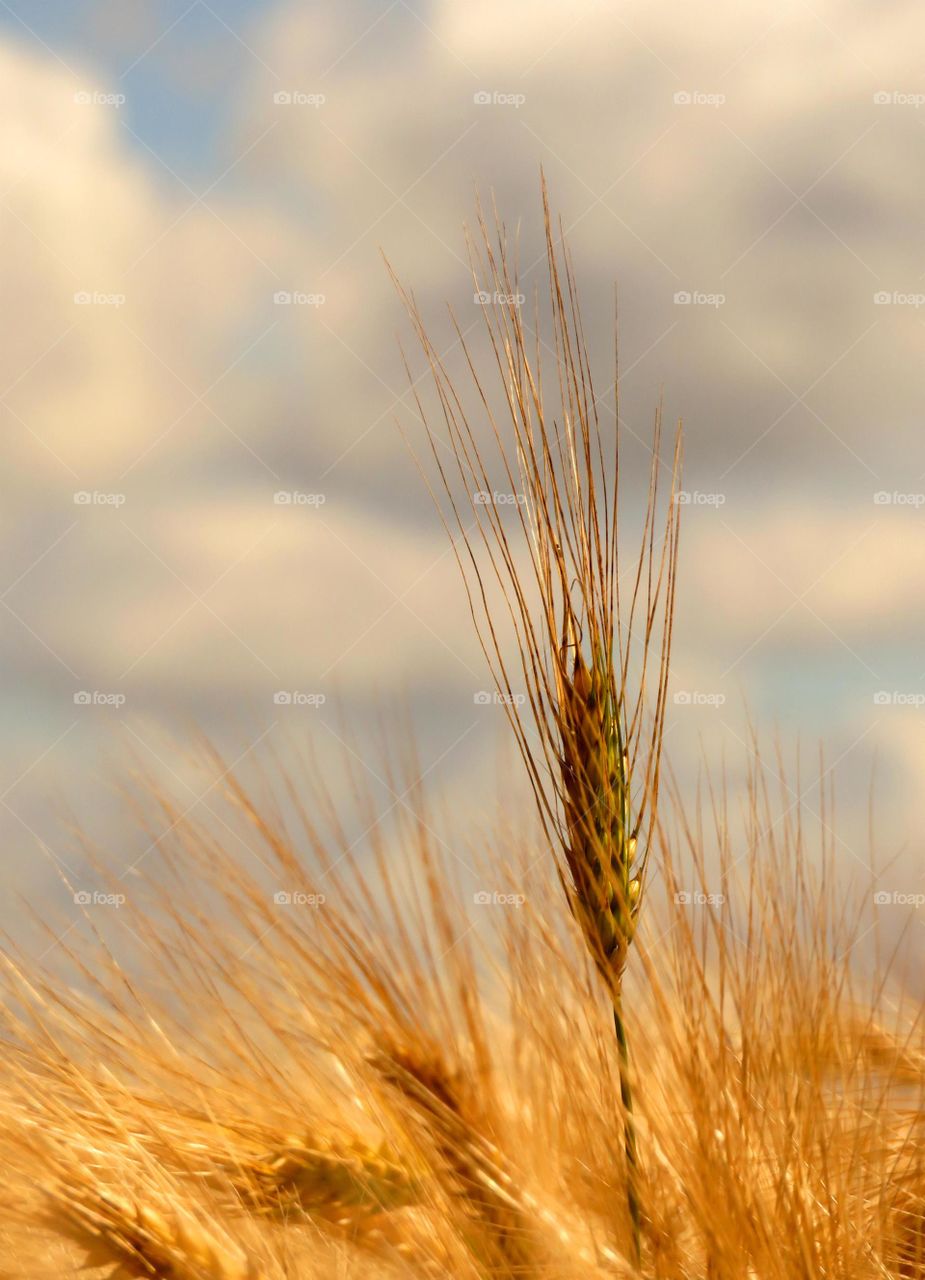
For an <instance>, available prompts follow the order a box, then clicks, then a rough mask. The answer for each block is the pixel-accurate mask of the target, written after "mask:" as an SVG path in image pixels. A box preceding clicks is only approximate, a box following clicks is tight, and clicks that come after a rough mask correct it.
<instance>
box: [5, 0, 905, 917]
mask: <svg viewBox="0 0 925 1280" xmlns="http://www.w3.org/2000/svg"><path fill="white" fill-rule="evenodd" d="M923 27H925V18H923V16H922V13H921V9H920V7H919V6H918V5H916V4H914V3H906V2H905V0H878V3H876V4H874V3H866V2H861V0H828V2H825V0H813V3H805V2H804V0H792V2H791V0H783V2H775V3H773V4H772V3H770V2H768V3H765V0H752V2H750V3H748V4H744V5H743V4H741V3H731V2H721V3H718V4H715V5H712V6H710V7H709V10H708V11H702V10H701V11H697V10H695V9H694V8H693V7H691V6H690V5H687V4H681V3H679V2H677V0H648V2H647V3H645V4H643V3H626V4H617V5H614V4H609V3H606V4H605V3H599V2H597V0H576V3H574V4H572V5H569V6H562V5H559V4H553V3H550V2H549V0H530V3H527V2H526V0H491V2H490V3H489V2H488V0H467V2H466V3H460V2H446V0H444V2H436V0H435V2H433V3H421V2H418V3H411V2H408V0H394V2H393V3H391V4H387V3H381V4H377V5H372V4H360V3H353V2H348V3H342V4H338V5H320V4H313V3H306V2H305V0H300V2H299V3H284V2H280V3H266V2H264V3H255V2H246V0H238V2H235V3H220V2H219V0H214V3H212V4H208V3H205V2H204V0H194V2H193V3H192V4H186V3H182V2H181V3H176V4H174V3H161V4H152V3H146V2H143V0H122V2H121V3H118V4H116V3H97V4H94V3H89V2H87V3H83V4H81V5H80V6H74V5H68V4H64V3H58V2H54V3H46V4H43V5H42V6H41V7H37V6H33V5H26V4H25V3H23V2H22V0H19V2H18V3H12V2H11V3H6V0H0V98H2V117H0V118H2V120H3V131H4V146H3V147H2V148H0V220H2V238H0V280H2V283H3V297H4V306H3V312H2V317H0V326H2V330H3V341H2V342H0V386H2V388H3V391H2V395H0V412H2V417H3V425H4V439H5V440H6V441H7V452H6V459H5V466H4V470H3V475H2V478H0V484H2V486H3V489H4V495H3V502H2V504H0V522H2V528H3V535H4V536H3V537H2V539H0V573H2V579H3V580H2V582H0V599H2V603H3V610H2V611H0V646H2V654H3V668H4V672H5V674H6V679H5V681H4V691H3V697H4V703H5V707H4V710H5V714H4V716H3V726H4V727H3V729H2V737H0V770H2V773H0V776H2V779H3V782H2V787H0V791H2V808H0V831H2V833H3V837H4V849H5V858H4V877H5V881H6V886H7V890H8V892H7V895H6V896H7V899H8V900H9V901H14V900H19V898H20V896H25V897H26V898H28V899H30V900H31V901H33V902H38V904H39V906H40V907H41V904H42V903H44V902H48V903H52V902H54V903H55V905H56V909H57V908H58V907H60V908H61V910H62V911H64V912H65V915H66V909H67V904H68V895H69V893H70V889H68V890H67V892H64V891H63V890H62V888H61V883H62V882H61V877H62V875H65V876H67V877H68V882H69V884H77V883H82V882H83V881H82V880H81V877H82V876H85V875H86V871H85V868H84V864H83V863H82V862H81V859H80V857H79V855H77V854H75V853H74V852H73V851H72V842H73V838H72V836H71V835H70V833H69V830H68V824H69V822H71V821H76V822H77V823H78V824H79V825H81V826H85V827H90V828H92V829H93V830H98V831H99V838H100V839H101V840H102V841H103V842H104V844H106V846H107V847H108V848H110V849H111V850H112V851H113V854H114V856H115V857H116V858H125V859H131V858H136V857H138V856H139V854H143V855H144V856H146V857H148V856H150V857H154V858H156V857H157V854H158V849H157V845H156V840H155V841H154V842H152V841H150V840H148V841H144V842H142V844H141V845H139V836H138V834H137V832H135V831H134V830H133V828H132V827H131V824H130V822H129V821H128V819H127V818H126V816H125V813H124V811H123V809H122V806H121V803H120V801H119V797H118V795H117V793H116V789H115V787H114V785H113V783H114V779H116V778H117V777H118V776H119V774H120V771H121V772H124V771H125V770H126V769H128V768H129V767H132V768H135V767H138V768H142V769H151V770H153V771H155V772H156V773H157V774H158V776H160V777H162V778H167V779H168V780H169V782H170V785H176V786H177V787H178V788H179V790H180V794H181V795H185V796H186V797H187V799H188V802H189V805H190V807H191V809H192V808H195V807H196V806H197V805H198V804H200V803H201V800H200V796H201V794H202V793H201V788H200V784H199V782H198V781H197V780H196V777H197V775H196V774H195V770H194V769H193V768H192V766H191V765H190V764H189V761H188V756H187V748H188V747H189V745H190V743H191V742H192V741H193V738H194V735H195V734H196V733H197V732H205V733H206V734H208V735H209V736H210V737H211V738H213V739H214V740H215V741H216V742H218V743H219V744H220V746H221V747H222V749H223V751H225V753H226V755H227V759H228V761H229V763H230V762H232V761H236V762H238V765H239V767H241V768H246V767H248V766H249V765H250V764H251V763H252V762H254V761H255V760H257V759H260V758H261V755H262V753H264V752H266V751H267V750H268V749H270V748H271V747H272V749H273V750H275V751H277V752H278V753H279V754H280V755H281V756H282V758H283V759H287V758H289V753H290V752H293V751H295V750H296V749H297V747H298V743H299V742H300V740H302V739H306V738H311V739H312V741H313V742H315V743H316V744H317V746H318V750H320V752H321V754H322V756H330V757H331V758H332V759H333V758H334V757H335V756H337V755H338V753H342V752H343V751H344V750H345V748H344V747H343V740H344V739H345V738H347V740H349V741H350V742H351V743H353V744H354V745H355V744H356V743H357V742H358V741H359V742H362V741H364V740H365V738H364V734H365V726H368V725H370V724H372V723H374V722H375V721H376V719H377V717H379V716H381V715H383V714H386V715H388V714H390V712H389V710H388V709H389V708H392V707H394V706H396V705H401V706H407V707H409V708H410V715H411V718H412V720H413V723H414V724H415V727H416V733H417V734H418V736H419V740H420V743H421V762H422V770H423V771H426V772H427V775H428V781H429V782H431V783H433V785H434V786H435V787H437V788H438V789H439V790H440V791H441V792H442V793H443V794H445V795H446V796H447V798H448V805H450V806H451V807H452V804H453V803H454V801H455V803H456V804H457V806H458V807H464V808H465V811H466V812H467V813H468V812H470V811H471V812H481V811H482V810H483V809H484V811H485V812H486V813H487V812H488V811H489V810H490V808H491V806H492V805H493V803H494V802H495V799H496V794H497V789H498V785H499V784H498V782H497V776H498V771H497V768H496V761H497V758H498V752H499V750H501V749H502V747H501V745H500V744H502V743H503V741H504V734H505V729H504V725H503V722H502V721H503V712H502V711H501V710H500V709H499V708H498V707H497V706H495V705H483V704H482V703H480V702H478V701H476V699H477V695H478V693H479V692H480V691H481V690H483V689H484V688H485V687H486V686H487V675H486V672H485V668H484V664H483V662H482V659H481V656H480V653H479V650H478V647H477V644H476V643H475V638H474V636H473V635H472V634H471V628H470V626H469V620H468V616H467V612H466V607H465V600H464V597H463V596H462V593H461V591H460V589H459V584H458V582H457V580H456V577H455V569H454V565H453V561H452V555H451V553H450V551H449V549H448V547H447V544H446V541H445V537H444V534H443V531H442V529H441V528H440V526H439V523H438V521H437V520H436V519H435V517H434V514H433V512H432V510H431V507H430V501H429V498H428V496H427V494H426V491H425V489H424V486H423V485H422V483H421V480H420V477H419V476H418V474H417V472H416V469H415V467H414V465H413V462H412V461H411V459H410V458H409V454H408V451H407V449H406V447H405V445H404V444H403V442H402V438H401V432H400V430H399V425H398V424H400V425H401V426H403V427H405V428H406V429H407V430H408V431H409V432H410V435H411V437H412V439H414V438H415V432H416V431H417V432H419V430H420V423H419V422H418V421H417V420H416V415H415V411H414V401H413V397H412V396H411V395H410V394H409V391H408V385H407V380H406V374H405V371H404V367H403V364H402V359H401V355H400V350H399V341H400V340H401V339H404V341H405V342H406V343H407V341H408V337H409V333H408V326H407V323H406V321H405V319H404V317H403V314H402V309H401V305H400V303H399V301H398V299H397V298H396V295H395V291H394V289H393V286H392V284H391V282H390V280H389V278H388V274H387V271H386V268H385V265H384V261H383V259H384V257H385V258H387V259H388V261H389V263H390V264H391V265H392V266H393V268H394V269H395V271H396V272H397V274H398V275H399V276H400V278H401V279H402V280H403V281H404V282H406V283H407V284H408V285H409V286H411V287H413V289H414V291H415V294H416V296H417V299H418V301H419V303H420V305H421V308H422V310H423V311H424V313H425V314H426V315H427V316H428V317H429V318H432V323H433V331H434V335H435V341H437V343H438V346H440V348H441V349H442V350H445V352H446V356H447V360H448V362H449V363H450V365H451V367H458V361H459V359H460V352H459V348H458V344H455V343H454V337H453V332H452V329H451V327H450V324H449V321H448V319H447V316H446V312H445V303H447V302H449V303H451V304H452V305H453V307H454V309H455V312H456V314H457V315H458V317H459V318H460V321H461V327H462V328H463V330H464V331H466V332H469V331H470V330H471V331H473V332H474V331H475V330H476V329H477V325H478V322H479V319H480V313H479V306H478V304H477V302H476V301H475V300H474V298H473V289H472V282H471V279H470V277H469V273H468V269H467V264H466V251H465V240H464V235H463V224H464V223H465V222H467V221H468V222H469V223H471V222H472V219H473V215H474V211H475V205H476V199H477V197H478V195H479V194H481V196H482V198H483V200H484V201H486V202H488V201H489V200H490V199H491V198H492V196H493V197H494V199H495V200H496V202H497V205H498V209H499V211H500V213H501V215H502V217H503V218H504V220H505V222H506V224H507V225H508V226H509V227H510V228H511V229H512V231H513V229H515V228H519V236H520V256H521V263H522V266H523V275H524V281H525V285H526V287H527V289H528V290H532V289H533V288H534V287H541V286H542V283H543V262H542V256H541V249H542V243H541V217H540V214H541V211H540V204H539V174H540V169H541V167H542V169H543V171H544V173H545V175H546V178H547V181H548V183H549V187H550V192H551V198H552V201H553V204H554V206H555V208H556V210H557V212H558V214H559V215H561V218H562V221H563V226H564V229H565V231H566V235H567V240H568V244H569V247H570V250H571V253H572V255H573V258H574V262H575V269H576V273H577V277H578V282H579V288H580V292H581V296H582V301H583V307H584V311H585V317H586V328H587V332H588V336H589V346H590V349H591V354H592V360H593V363H594V368H595V377H596V379H597V385H598V388H599V393H600V399H601V404H602V405H603V406H604V407H605V409H606V411H607V412H608V413H609V414H610V415H611V418H612V416H613V404H614V401H613V388H612V381H613V376H612V367H611V361H612V355H611V352H612V314H613V288H614V284H615V283H616V284H617V286H618V288H619V313H620V347H621V363H622V382H621V405H620V413H621V420H622V421H621V429H622V431H623V443H624V450H625V457H626V459H627V467H626V481H627V498H626V505H627V514H628V518H629V519H630V521H632V518H633V514H634V509H636V510H638V503H639V488H640V485H641V483H642V476H643V475H644V471H645V468H646V466H647V464H648V460H649V441H650V438H651V423H652V416H653V412H654V407H655V405H656V403H657V402H658V399H659V397H660V396H662V397H663V402H664V406H665V415H666V419H667V420H668V421H674V420H675V419H676V418H678V417H683V420H684V426H685V442H686V443H685V479H684V488H685V492H686V494H687V495H688V498H689V500H688V502H687V504H686V509H685V511H684V528H683V545H682V556H681V587H680V592H679V600H678V611H677V627H676V650H675V657H674V661H673V671H672V679H673V686H672V687H673V691H674V696H673V701H672V703H671V706H670V709H669V724H668V737H667V744H668V750H669V755H670V758H671V760H672V763H673V764H674V766H675V767H676V768H677V769H678V771H679V775H680V776H681V777H682V778H684V779H687V780H691V779H693V778H694V777H695V776H696V773H697V769H698V768H699V766H700V762H701V761H702V760H703V759H706V760H707V761H708V762H709V764H710V766H711V767H712V768H714V769H718V768H721V767H723V766H725V767H726V768H727V769H729V770H730V776H731V779H732V782H731V785H732V786H733V787H734V786H735V785H736V781H737V780H741V777H742V774H743V772H744V767H745V765H746V763H747V761H748V758H749V753H750V751H751V747H750V742H751V738H750V730H749V724H750V722H753V723H754V724H755V725H756V726H757V728H758V730H759V732H760V733H761V734H762V735H765V740H768V741H770V740H773V738H774V736H775V735H778V736H779V739H780V741H781V744H782V748H783V751H784V754H785V756H786V757H787V758H788V759H792V758H795V756H796V753H797V751H798V750H799V752H800V754H801V759H802V766H801V767H802V769H803V773H804V775H805V778H806V781H805V787H806V789H805V792H804V784H802V783H801V784H800V785H796V784H795V783H794V782H793V778H792V776H791V775H790V774H788V775H786V778H785V783H784V792H783V794H784V795H785V797H786V805H785V807H787V806H789V805H793V806H796V807H798V808H801V809H805V810H806V813H807V817H808V819H814V818H815V819H819V820H820V821H821V818H820V815H819V813H818V804H819V801H818V794H817V793H816V791H815V790H814V789H813V787H812V785H811V782H810V781H809V779H811V777H812V773H813V770H814V769H815V768H816V760H817V759H818V751H819V745H818V744H819V743H820V742H824V744H825V754H824V761H825V763H824V765H823V768H824V770H825V771H826V776H827V781H828V782H830V783H834V784H835V785H836V789H837V795H838V798H839V805H840V808H839V817H838V820H837V821H834V822H833V825H834V827H835V830H836V832H837V835H836V836H835V837H834V838H835V840H836V849H837V856H838V859H839V863H840V866H841V868H842V869H843V872H844V874H845V875H846V876H848V877H854V878H857V879H860V880H863V879H864V878H865V877H867V878H869V877H870V875H871V867H872V865H873V856H872V851H871V848H870V841H869V824H868V806H869V795H870V792H869V784H870V782H871V779H872V778H873V779H874V783H875V785H874V795H875V801H876V802H875V810H874V812H875V822H874V824H873V830H874V835H875V843H876V846H877V848H876V852H877V856H878V858H879V859H880V861H881V862H884V863H888V864H889V868H890V869H889V870H888V871H886V872H884V873H883V874H884V875H885V876H886V879H885V880H881V881H879V882H878V883H879V884H880V885H881V888H885V889H886V890H887V891H888V892H889V893H890V894H894V893H895V894H897V895H909V894H911V895H913V896H914V895H916V894H921V893H922V891H923V890H925V880H923V872H925V862H923V858H922V837H923V834H925V823H923V821H922V814H921V805H920V803H919V796H920V795H921V793H922V788H923V782H925V728H923V717H925V705H923V704H925V646H923V644H922V632H923V611H922V603H921V602H922V598H923V586H925V540H923V527H922V526H923V521H925V437H923V430H922V396H921V375H920V367H921V360H920V352H921V349H922V340H923V335H925V242H923V232H922V223H921V183H920V181H919V175H920V173H921V162H922V149H923V142H925V133H923V126H925V82H923V79H922V74H921V68H920V65H919V62H918V59H917V50H918V49H919V48H920V47H921V38H922V36H923V34H925V31H923ZM409 350H410V348H409ZM410 359H411V362H412V376H415V377H416V376H417V375H418V374H419V373H420V372H421V369H420V363H419V362H418V363H417V364H415V357H414V354H413V352H412V353H411V356H410ZM454 361H456V362H457V365H456V366H454V364H453V362H454ZM280 495H283V498H284V500H280ZM287 495H288V500H285V498H286V496H287ZM280 694H283V695H285V694H289V695H293V696H291V697H290V700H289V701H288V702H287V701H285V700H280V698H279V696H278V695H280ZM294 695H307V698H300V697H298V696H294ZM384 709H385V710H384ZM345 724H349V725H351V726H353V728H352V729H351V730H348V729H345V727H344V726H345ZM356 726H361V728H360V730H359V731H357V729H356ZM351 734H353V735H357V734H358V736H351ZM293 744H295V745H293ZM293 758H294V757H293ZM358 758H359V759H360V762H361V765H362V770H363V771H364V772H365V773H366V774H368V776H369V777H370V779H371V780H372V783H373V784H374V785H375V786H376V787H379V788H380V789H381V788H382V787H383V784H382V782H381V777H380V776H379V775H378V773H377V767H376V764H375V760H374V759H373V757H372V755H371V754H370V755H369V756H367V755H366V753H365V752H364V751H363V749H362V748H361V749H360V750H359V754H358ZM213 781H214V779H213ZM393 802H394V796H392V797H391V798H390V796H389V793H388V788H385V789H384V791H383V803H384V805H385V806H386V807H388V805H389V804H390V803H393ZM878 865H879V864H878ZM62 895H63V896H62ZM891 905H892V904H891ZM899 911H900V907H899V906H897V919H898V913H899ZM918 914H919V916H920V917H921V918H925V912H923V911H922V910H919V912H918Z"/></svg>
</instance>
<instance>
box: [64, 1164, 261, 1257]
mask: <svg viewBox="0 0 925 1280" xmlns="http://www.w3.org/2000/svg"><path fill="white" fill-rule="evenodd" d="M47 1196H48V1199H49V1201H50V1209H49V1212H48V1213H47V1215H46V1221H47V1222H48V1225H50V1226H51V1227H52V1228H53V1229H54V1230H55V1231H56V1232H58V1233H59V1234H61V1235H64V1236H66V1237H67V1238H69V1239H70V1240H72V1241H73V1242H74V1243H75V1244H77V1245H78V1246H80V1247H81V1248H82V1249H85V1250H86V1257H85V1259H84V1266H85V1267H87V1268H90V1267H102V1266H107V1265H114V1266H115V1270H114V1271H112V1272H111V1273H110V1274H111V1276H113V1277H120V1280H121V1278H122V1277H124V1278H125V1280H134V1278H135V1277H142V1276H146V1277H151V1278H153V1280H263V1273H262V1272H261V1271H260V1270H259V1269H258V1267H257V1265H256V1264H255V1263H254V1262H253V1261H252V1260H251V1259H249V1258H248V1257H247V1255H246V1254H245V1253H244V1252H243V1250H241V1249H240V1248H239V1247H238V1246H237V1245H236V1244H234V1243H232V1242H231V1241H230V1240H228V1239H227V1237H225V1236H224V1235H223V1234H220V1233H218V1232H217V1231H215V1230H209V1229H207V1228H206V1227H205V1226H204V1225H203V1224H202V1222H201V1221H200V1220H199V1218H198V1217H197V1216H196V1215H194V1214H193V1213H192V1212H190V1211H189V1210H188V1209H187V1208H185V1207H182V1206H181V1205H180V1204H179V1203H177V1202H171V1203H169V1204H162V1205H160V1206H155V1205H154V1204H149V1203H145V1202H144V1201H143V1200H141V1199H140V1198H138V1197H129V1196H125V1195H120V1194H117V1193H115V1192H113V1191H111V1190H109V1189H108V1188H106V1187H102V1186H101V1187H95V1186H93V1185H90V1183H89V1180H88V1182H87V1185H84V1186H82V1187H76V1186H74V1185H69V1184H66V1183H63V1182H61V1183H58V1184H56V1185H54V1186H52V1187H50V1188H48V1190H47Z"/></svg>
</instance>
